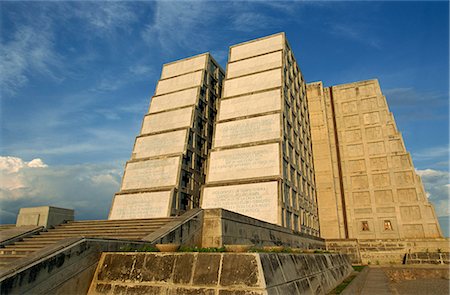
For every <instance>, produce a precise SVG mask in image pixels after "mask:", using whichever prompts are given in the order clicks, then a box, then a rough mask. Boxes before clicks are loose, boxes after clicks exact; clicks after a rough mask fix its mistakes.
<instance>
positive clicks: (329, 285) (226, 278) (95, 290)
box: [89, 253, 352, 295]
mask: <svg viewBox="0 0 450 295" xmlns="http://www.w3.org/2000/svg"><path fill="white" fill-rule="evenodd" d="M351 272H352V267H351V265H350V262H349V259H348V257H347V256H346V255H341V254H291V253H103V254H102V258H101V260H100V262H99V265H98V267H97V270H96V273H95V275H94V278H93V280H92V284H91V287H90V288H89V294H119V293H120V294H136V293H139V292H140V294H199V295H201V294H211V295H231V294H243V295H244V294H246V295H250V294H251V295H263V294H325V293H327V292H329V291H331V290H332V289H334V288H335V287H336V286H337V285H339V284H340V283H341V282H342V281H343V280H344V279H345V278H346V277H347V276H348V275H349V274H350V273H351Z"/></svg>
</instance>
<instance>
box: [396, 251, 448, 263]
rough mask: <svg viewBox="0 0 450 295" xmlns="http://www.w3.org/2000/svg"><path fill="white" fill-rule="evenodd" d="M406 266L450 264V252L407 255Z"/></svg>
mask: <svg viewBox="0 0 450 295" xmlns="http://www.w3.org/2000/svg"><path fill="white" fill-rule="evenodd" d="M405 264H450V253H449V252H445V253H442V252H416V253H408V254H406V258H405Z"/></svg>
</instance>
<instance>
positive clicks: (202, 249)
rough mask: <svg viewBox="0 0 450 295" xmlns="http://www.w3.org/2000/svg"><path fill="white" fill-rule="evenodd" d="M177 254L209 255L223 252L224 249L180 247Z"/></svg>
mask: <svg viewBox="0 0 450 295" xmlns="http://www.w3.org/2000/svg"><path fill="white" fill-rule="evenodd" d="M177 252H206V253H211V252H218V253H221V252H225V248H224V247H220V248H199V247H186V246H181V247H180V249H178V251H177Z"/></svg>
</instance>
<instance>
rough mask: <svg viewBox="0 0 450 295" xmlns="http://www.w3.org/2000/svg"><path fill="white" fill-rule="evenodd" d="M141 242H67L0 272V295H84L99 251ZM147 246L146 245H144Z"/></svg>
mask: <svg viewBox="0 0 450 295" xmlns="http://www.w3.org/2000/svg"><path fill="white" fill-rule="evenodd" d="M143 244H146V243H145V242H139V241H126V240H115V239H103V238H83V237H77V238H69V239H65V240H62V241H60V242H58V243H56V244H54V245H51V246H48V247H46V248H44V249H42V250H41V251H38V252H35V253H33V254H31V255H29V256H28V257H25V258H23V259H19V260H17V261H16V262H14V263H12V264H11V265H8V269H6V270H2V271H1V272H0V294H69V293H74V292H73V290H76V293H81V294H82V293H86V292H87V290H88V288H89V284H90V282H91V279H92V275H93V273H94V271H95V267H96V265H97V263H98V260H99V258H100V253H101V252H103V251H118V250H120V247H121V246H128V247H131V248H133V247H135V248H138V247H142V245H143ZM147 244H148V243H147Z"/></svg>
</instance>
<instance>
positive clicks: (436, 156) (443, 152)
mask: <svg viewBox="0 0 450 295" xmlns="http://www.w3.org/2000/svg"><path fill="white" fill-rule="evenodd" d="M449 154H450V149H449V146H448V145H445V146H434V147H430V148H426V149H423V150H420V151H417V152H413V159H414V160H418V161H422V160H442V159H443V158H448V157H449Z"/></svg>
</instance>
